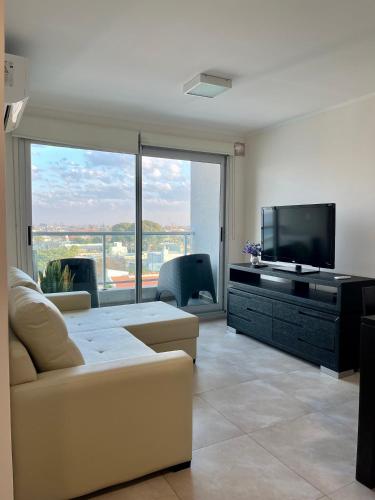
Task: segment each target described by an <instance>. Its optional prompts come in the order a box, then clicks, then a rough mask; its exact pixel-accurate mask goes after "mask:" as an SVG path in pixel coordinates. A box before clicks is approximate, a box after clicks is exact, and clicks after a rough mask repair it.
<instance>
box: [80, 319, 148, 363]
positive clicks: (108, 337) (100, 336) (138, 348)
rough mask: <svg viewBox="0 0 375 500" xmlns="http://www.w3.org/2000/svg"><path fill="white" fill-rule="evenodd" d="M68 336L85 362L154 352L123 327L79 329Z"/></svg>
mask: <svg viewBox="0 0 375 500" xmlns="http://www.w3.org/2000/svg"><path fill="white" fill-rule="evenodd" d="M70 336H71V338H72V339H73V340H74V342H75V344H76V345H77V347H78V348H79V350H80V351H81V353H82V356H83V358H84V360H85V364H92V363H101V362H105V361H114V360H116V359H127V358H135V357H138V356H147V355H153V354H155V351H153V350H152V349H150V347H147V346H146V345H145V344H144V343H143V342H141V341H140V340H138V339H136V338H135V337H134V336H133V335H132V334H131V333H130V332H128V331H126V330H125V329H124V328H107V329H104V330H89V331H79V332H75V333H71V334H70Z"/></svg>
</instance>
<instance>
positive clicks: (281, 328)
mask: <svg viewBox="0 0 375 500" xmlns="http://www.w3.org/2000/svg"><path fill="white" fill-rule="evenodd" d="M272 338H273V339H274V340H275V341H277V342H281V343H285V345H287V344H288V343H293V344H295V345H296V343H298V342H303V343H304V344H306V346H308V345H310V346H314V347H318V348H319V349H324V350H326V351H331V352H334V351H335V344H336V342H335V338H336V326H335V324H330V325H324V328H320V324H319V322H317V324H316V325H312V324H309V325H307V326H306V325H296V324H293V323H289V322H287V321H282V320H277V319H274V320H273V335H272ZM306 346H305V347H306Z"/></svg>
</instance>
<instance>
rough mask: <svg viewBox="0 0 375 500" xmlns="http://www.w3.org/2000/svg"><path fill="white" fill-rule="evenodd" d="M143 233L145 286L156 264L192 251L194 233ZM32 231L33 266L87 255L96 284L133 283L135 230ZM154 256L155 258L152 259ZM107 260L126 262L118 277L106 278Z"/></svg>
mask: <svg viewBox="0 0 375 500" xmlns="http://www.w3.org/2000/svg"><path fill="white" fill-rule="evenodd" d="M142 234H143V239H142V263H143V264H142V268H143V269H142V271H143V273H142V274H143V275H144V276H143V278H142V286H143V287H146V286H147V283H148V286H153V285H152V283H153V282H154V281H155V280H156V279H157V277H158V274H159V273H158V269H157V268H158V267H159V268H160V266H161V265H162V264H163V262H165V261H167V260H170V258H174V257H177V256H179V255H187V254H189V253H190V252H191V243H192V237H193V233H192V232H190V231H144V232H143V233H142ZM32 235H33V259H34V269H35V270H40V271H43V270H44V268H45V266H46V265H47V263H48V262H49V261H50V260H55V259H60V258H66V257H73V256H74V257H90V258H93V259H95V260H96V262H97V268H98V285H99V286H101V287H103V288H104V289H105V288H111V287H116V286H117V285H119V287H118V288H125V287H129V288H134V287H135V233H134V231H33V233H32ZM151 238H152V239H151ZM116 239H117V241H116ZM120 243H121V245H120ZM124 243H125V245H123V244H124ZM126 245H127V246H126ZM129 249H130V251H129ZM143 257H144V258H143ZM149 257H150V258H149ZM151 257H153V258H152V259H151ZM155 259H156V260H157V262H154V261H155ZM110 260H112V261H115V260H117V264H116V267H121V262H122V263H123V264H124V266H125V265H126V266H128V269H118V271H119V273H120V277H119V279H116V280H115V281H113V280H111V279H108V269H110V268H111V267H113V266H111V262H110ZM108 261H109V262H108ZM150 261H152V262H151V266H152V269H149V266H150ZM159 264H160V265H159ZM129 268H131V269H132V270H130V269H129ZM121 272H128V278H127V279H121ZM147 274H152V276H147Z"/></svg>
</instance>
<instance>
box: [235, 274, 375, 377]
mask: <svg viewBox="0 0 375 500" xmlns="http://www.w3.org/2000/svg"><path fill="white" fill-rule="evenodd" d="M335 276H339V275H337V274H334V273H330V272H321V271H318V272H315V273H314V274H307V275H306V274H303V273H293V274H289V275H288V274H287V273H285V271H284V270H279V269H272V268H270V267H268V268H260V269H259V268H258V269H257V268H254V267H253V266H251V264H232V265H231V266H230V270H229V287H228V307H227V309H228V325H229V326H231V327H232V328H234V329H235V330H236V331H237V333H242V334H245V335H249V336H251V337H254V338H256V339H258V340H260V341H262V342H265V343H267V344H269V345H272V346H274V347H277V348H279V349H282V350H284V351H286V352H289V353H291V354H293V355H295V356H299V357H301V358H303V359H305V360H307V361H309V362H312V363H315V364H317V365H319V366H320V367H321V368H322V370H324V372H325V373H329V374H331V375H335V376H337V377H340V376H345V375H348V374H349V373H353V371H354V370H357V369H358V366H359V331H360V318H361V315H362V288H363V287H364V286H371V285H375V279H372V278H365V277H360V276H351V277H350V278H348V279H345V280H337V279H335Z"/></svg>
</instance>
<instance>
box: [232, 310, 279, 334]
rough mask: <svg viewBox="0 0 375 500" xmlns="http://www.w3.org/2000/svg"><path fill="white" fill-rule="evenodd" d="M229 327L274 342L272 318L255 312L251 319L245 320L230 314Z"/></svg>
mask: <svg viewBox="0 0 375 500" xmlns="http://www.w3.org/2000/svg"><path fill="white" fill-rule="evenodd" d="M228 326H231V327H232V328H235V329H236V330H238V331H239V332H241V333H245V334H247V335H251V336H253V337H256V338H259V339H264V340H272V318H270V317H269V316H264V315H262V314H257V313H254V312H253V313H252V316H251V319H250V318H249V319H243V318H240V317H239V316H236V315H234V314H228Z"/></svg>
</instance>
